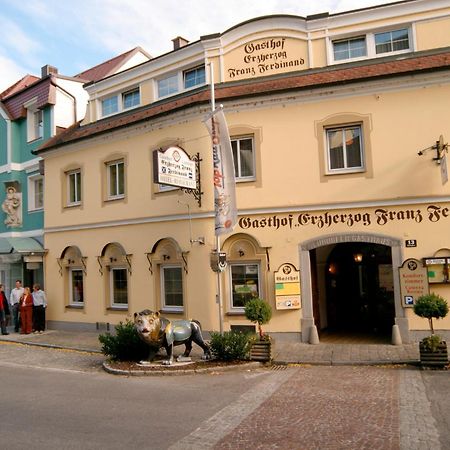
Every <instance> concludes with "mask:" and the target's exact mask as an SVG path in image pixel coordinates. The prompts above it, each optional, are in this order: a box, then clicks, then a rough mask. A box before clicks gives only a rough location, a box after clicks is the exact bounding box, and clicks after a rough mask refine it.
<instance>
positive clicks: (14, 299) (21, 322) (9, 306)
mask: <svg viewBox="0 0 450 450" xmlns="http://www.w3.org/2000/svg"><path fill="white" fill-rule="evenodd" d="M45 308H47V298H46V296H45V292H44V291H43V290H41V287H40V286H39V284H34V285H33V292H31V290H30V288H29V287H25V288H24V287H22V281H21V280H17V281H16V287H15V288H14V289H12V290H11V295H10V297H9V302H8V300H7V298H6V295H5V293H4V291H3V285H2V284H0V325H1V330H2V334H9V333H8V331H7V328H6V327H7V323H8V318H9V317H10V316H11V315H12V317H13V322H14V331H15V332H16V333H18V332H19V329H20V333H21V334H30V333H43V332H44V330H45Z"/></svg>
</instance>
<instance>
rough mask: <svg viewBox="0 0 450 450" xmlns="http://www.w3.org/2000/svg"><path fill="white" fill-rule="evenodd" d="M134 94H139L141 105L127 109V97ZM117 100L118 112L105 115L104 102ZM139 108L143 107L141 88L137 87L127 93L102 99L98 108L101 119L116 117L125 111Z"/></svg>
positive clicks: (126, 91)
mask: <svg viewBox="0 0 450 450" xmlns="http://www.w3.org/2000/svg"><path fill="white" fill-rule="evenodd" d="M133 92H138V94H139V103H138V104H137V105H132V106H129V107H125V98H124V97H125V95H127V94H131V93H133ZM113 98H115V99H116V103H117V110H116V111H113V112H110V113H108V114H103V102H104V101H106V100H110V99H113ZM139 106H141V88H140V86H136V87H132V88H130V89H127V90H125V91H122V92H117V93H115V94H112V95H107V96H105V97H103V98H100V99H99V100H98V108H99V117H100V118H104V117H110V116H115V115H116V114H120V113H121V112H124V111H129V110H130V109H134V108H138V107H139Z"/></svg>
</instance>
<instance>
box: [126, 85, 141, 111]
mask: <svg viewBox="0 0 450 450" xmlns="http://www.w3.org/2000/svg"><path fill="white" fill-rule="evenodd" d="M140 102H141V96H140V93H139V88H137V89H134V90H132V91H129V92H125V93H123V94H122V104H123V109H128V108H134V107H135V106H139V104H140Z"/></svg>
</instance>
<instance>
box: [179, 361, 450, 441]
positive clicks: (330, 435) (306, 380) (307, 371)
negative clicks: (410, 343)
mask: <svg viewBox="0 0 450 450" xmlns="http://www.w3.org/2000/svg"><path fill="white" fill-rule="evenodd" d="M422 376H423V372H421V371H420V370H418V369H407V368H392V367H389V368H387V367H363V366H354V367H349V366H339V367H325V366H311V367H298V368H290V369H286V371H285V378H284V379H282V378H278V379H277V380H276V379H274V378H272V379H270V378H269V379H267V380H266V381H265V383H266V384H265V385H264V386H258V389H256V388H255V392H258V393H259V396H260V398H259V399H256V400H255V399H253V397H252V392H250V391H249V392H248V393H247V394H248V398H247V399H243V398H241V399H240V401H238V402H236V404H234V405H230V406H228V407H227V408H225V409H224V410H222V411H219V412H218V413H217V414H216V415H215V416H213V417H212V418H211V419H209V420H208V421H206V422H205V423H204V424H203V425H202V426H200V427H199V428H198V429H197V430H195V431H194V432H193V433H192V434H191V435H189V436H187V437H186V438H184V439H183V440H181V441H180V442H179V443H178V444H176V445H174V446H172V447H171V449H172V450H175V449H196V448H198V449H206V448H214V449H216V450H226V449H232V450H240V449H242V450H244V449H245V450H247V449H250V448H251V449H264V450H265V449H293V450H297V449H298V450H313V449H314V450H316V449H317V450H341V449H342V450H344V449H345V450H353V449H355V450H364V449H370V450H375V449H380V450H414V449H418V450H440V449H441V448H442V449H443V448H447V445H448V443H449V442H450V437H449V433H448V431H449V430H448V429H446V428H445V427H444V428H443V429H442V430H441V433H439V432H438V429H437V426H436V421H435V419H434V418H433V416H432V411H431V406H430V401H429V399H428V397H427V395H426V392H425V386H424V382H423V379H422ZM277 383H279V384H278V387H276V386H277ZM261 390H262V391H263V392H264V394H262V393H261ZM261 396H263V397H265V399H262V398H261ZM244 400H247V402H244ZM261 400H262V401H261ZM244 405H245V408H243V406H244ZM249 410H251V412H250V413H249ZM233 414H234V415H233ZM230 417H232V420H230ZM235 422H239V424H238V425H236V426H235V427H234V428H233V429H232V430H231V431H230V430H228V429H227V426H226V425H224V424H230V423H235ZM441 444H442V446H441Z"/></svg>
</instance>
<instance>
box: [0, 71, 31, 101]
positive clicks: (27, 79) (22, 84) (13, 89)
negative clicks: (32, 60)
mask: <svg viewBox="0 0 450 450" xmlns="http://www.w3.org/2000/svg"><path fill="white" fill-rule="evenodd" d="M38 80H39V78H38V77H35V76H34V75H25V76H24V77H23V78H22V79H20V80H19V81H17V82H16V83H14V84H13V85H12V86H10V87H9V88H7V89H5V90H4V91H3V92H2V93H1V94H0V100H4V99H6V98H8V97H9V96H11V95H14V94H16V93H17V92H19V91H21V90H22V89H25V88H27V87H28V86H30V85H31V84H33V83H35V82H36V81H38Z"/></svg>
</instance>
